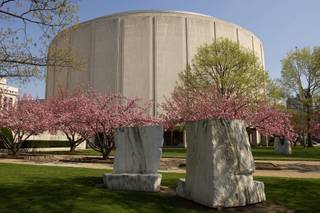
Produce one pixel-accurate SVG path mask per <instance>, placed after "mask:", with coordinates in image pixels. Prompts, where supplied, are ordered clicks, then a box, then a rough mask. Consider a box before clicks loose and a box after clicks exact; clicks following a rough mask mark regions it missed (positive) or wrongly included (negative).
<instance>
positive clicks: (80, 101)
mask: <svg viewBox="0 0 320 213" xmlns="http://www.w3.org/2000/svg"><path fill="white" fill-rule="evenodd" d="M90 104H91V100H89V99H88V98H87V96H85V94H84V93H82V91H81V90H79V89H77V90H75V91H71V92H70V91H66V90H61V91H60V92H59V94H58V95H57V96H54V97H50V98H49V99H48V100H47V102H46V105H47V108H48V111H49V112H50V113H51V116H52V118H53V119H52V124H51V125H50V128H49V131H50V133H52V134H56V133H58V132H59V131H60V132H63V133H64V135H65V136H66V137H67V139H68V143H69V147H70V152H74V151H75V149H76V147H77V146H79V145H80V144H81V143H83V142H84V141H85V140H86V138H88V137H90V136H92V135H91V134H89V135H87V133H89V132H88V131H86V130H87V124H86V122H85V121H84V117H83V116H84V113H85V112H86V111H84V110H83V108H85V109H86V108H87V107H88V105H90ZM90 106H91V105H90ZM85 136H86V137H85Z"/></svg>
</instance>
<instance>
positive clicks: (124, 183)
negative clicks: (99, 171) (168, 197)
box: [103, 173, 162, 192]
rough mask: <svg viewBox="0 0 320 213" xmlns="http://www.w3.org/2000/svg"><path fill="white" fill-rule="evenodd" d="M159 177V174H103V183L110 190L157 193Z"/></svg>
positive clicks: (159, 182)
mask: <svg viewBox="0 0 320 213" xmlns="http://www.w3.org/2000/svg"><path fill="white" fill-rule="evenodd" d="M161 177H162V176H161V174H131V173H130V174H129V173H123V174H110V173H105V174H104V175H103V183H104V185H105V186H106V187H107V188H108V189H111V190H130V191H146V192H157V191H159V190H160V184H161Z"/></svg>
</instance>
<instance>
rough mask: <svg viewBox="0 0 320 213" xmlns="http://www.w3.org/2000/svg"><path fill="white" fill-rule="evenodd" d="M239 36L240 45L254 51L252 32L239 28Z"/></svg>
mask: <svg viewBox="0 0 320 213" xmlns="http://www.w3.org/2000/svg"><path fill="white" fill-rule="evenodd" d="M238 36H239V43H240V45H241V46H242V47H244V48H247V49H249V50H251V51H252V50H253V49H252V34H251V33H249V32H248V31H246V30H242V29H239V30H238Z"/></svg>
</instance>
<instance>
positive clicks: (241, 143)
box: [177, 120, 266, 208]
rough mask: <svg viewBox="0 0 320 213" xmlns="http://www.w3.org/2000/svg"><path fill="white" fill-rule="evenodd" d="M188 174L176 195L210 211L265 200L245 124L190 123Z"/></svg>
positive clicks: (208, 121) (219, 122) (237, 121)
mask: <svg viewBox="0 0 320 213" xmlns="http://www.w3.org/2000/svg"><path fill="white" fill-rule="evenodd" d="M186 134H187V146H188V149H187V174H186V179H185V180H184V179H180V182H179V183H178V187H177V194H178V195H179V196H182V197H184V198H186V199H190V200H193V201H194V202H197V203H200V204H203V205H206V206H209V207H214V208H217V207H236V206H245V205H247V204H253V203H258V202H262V201H264V200H265V199H266V197H265V193H264V184H263V183H262V182H258V181H254V180H253V177H252V173H253V172H254V169H255V165H254V160H253V157H252V154H251V150H250V144H249V139H248V135H247V132H246V128H245V123H244V122H243V121H240V120H232V121H227V120H201V121H194V122H187V124H186Z"/></svg>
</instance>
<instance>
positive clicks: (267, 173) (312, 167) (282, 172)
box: [0, 156, 320, 179]
mask: <svg viewBox="0 0 320 213" xmlns="http://www.w3.org/2000/svg"><path fill="white" fill-rule="evenodd" d="M78 157H79V156H78ZM166 160H168V159H166ZM172 160H173V159H172ZM255 162H256V164H259V163H267V164H272V165H274V166H276V167H277V169H275V170H273V169H270V168H268V169H258V170H256V171H255V172H254V174H253V175H254V176H264V177H288V178H319V179H320V161H274V160H272V161H265V160H263V161H262V160H258V161H255ZM0 163H12V164H26V165H41V166H61V167H77V168H90V169H112V165H111V164H107V163H82V162H63V161H51V162H36V161H32V160H26V159H7V158H0ZM159 171H160V172H165V173H167V172H176V173H185V169H183V168H176V169H166V170H159Z"/></svg>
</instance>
